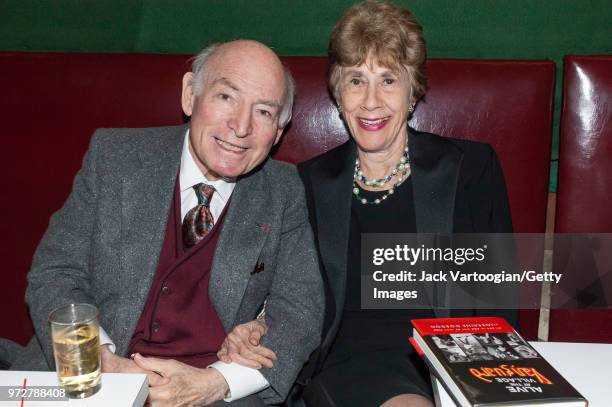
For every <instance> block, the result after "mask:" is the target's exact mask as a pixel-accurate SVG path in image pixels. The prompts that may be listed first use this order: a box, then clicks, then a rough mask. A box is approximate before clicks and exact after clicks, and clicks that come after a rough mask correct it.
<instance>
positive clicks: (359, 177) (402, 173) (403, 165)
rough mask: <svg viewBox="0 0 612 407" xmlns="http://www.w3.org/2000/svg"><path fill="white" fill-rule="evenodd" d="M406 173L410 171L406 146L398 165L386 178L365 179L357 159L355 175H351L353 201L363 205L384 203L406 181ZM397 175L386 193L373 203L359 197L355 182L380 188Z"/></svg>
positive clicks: (357, 186)
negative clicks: (355, 200)
mask: <svg viewBox="0 0 612 407" xmlns="http://www.w3.org/2000/svg"><path fill="white" fill-rule="evenodd" d="M408 171H410V157H409V155H408V146H406V147H405V148H404V155H403V156H402V158H400V161H399V163H397V165H395V167H393V170H391V173H390V174H389V175H387V176H386V177H384V178H380V179H375V178H374V179H371V180H369V179H367V178H366V177H365V176H364V175H363V171H361V165H360V164H359V158H357V159H356V160H355V173H354V174H353V195H355V199H357V201H359V202H361V203H362V204H363V205H368V204H375V205H378V204H380V203H381V202H383V201H386V200H387V199H388V198H389V196H390V195H393V193H394V192H395V188H397V187H398V186H399V185H400V184H401V183H402V182H403V181H404V180H405V179H406V175H407V174H408ZM398 173H399V176H398V177H397V181H396V182H395V183H394V184H393V186H392V187H391V188H390V189H389V190H388V191H387V193H385V194H384V195H383V196H381V197H380V198H376V199H375V200H373V201H368V200H367V199H366V198H363V197H361V196H360V195H359V192H360V188H359V185H358V184H357V181H361V182H362V183H363V184H365V185H367V186H373V187H379V188H381V187H383V186H385V184H386V183H387V182H389V181H391V179H393V177H394V176H395V175H397V174H398Z"/></svg>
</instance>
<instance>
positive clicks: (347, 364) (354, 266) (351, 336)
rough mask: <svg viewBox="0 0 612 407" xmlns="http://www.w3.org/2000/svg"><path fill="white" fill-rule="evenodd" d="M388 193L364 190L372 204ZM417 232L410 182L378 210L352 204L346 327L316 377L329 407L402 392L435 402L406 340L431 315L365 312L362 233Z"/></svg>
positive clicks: (375, 400)
mask: <svg viewBox="0 0 612 407" xmlns="http://www.w3.org/2000/svg"><path fill="white" fill-rule="evenodd" d="M384 194H385V192H371V191H365V190H361V191H360V195H361V196H362V197H364V198H366V199H367V200H368V201H373V200H374V199H376V198H380V197H381V196H382V195H384ZM415 232H416V220H415V213H414V204H413V199H412V182H411V179H410V178H409V179H408V180H406V181H404V183H402V184H401V185H400V186H399V187H397V188H396V190H395V194H393V195H391V196H389V198H388V199H387V200H385V201H383V202H382V203H381V204H379V205H372V204H369V205H363V204H361V203H360V202H359V201H357V199H353V202H352V206H351V221H350V232H349V244H348V258H347V279H346V300H345V304H344V310H343V318H342V323H341V325H340V328H339V330H338V334H337V336H336V339H335V341H334V343H333V345H332V347H331V349H330V352H329V354H328V356H327V358H326V360H325V363H324V364H323V368H322V370H321V372H320V373H319V374H318V375H317V377H316V378H315V382H317V383H318V385H320V386H322V387H324V388H325V391H324V392H325V393H326V395H327V396H328V397H329V398H330V399H331V400H333V404H331V403H330V404H331V405H334V406H354V407H359V406H364V407H365V406H378V405H380V404H382V403H384V402H385V401H386V400H388V399H390V398H391V397H394V396H397V395H399V394H404V393H409V394H419V395H422V396H424V397H427V398H429V399H431V398H432V396H431V385H430V383H429V374H428V373H427V368H426V366H425V365H424V364H423V362H422V360H421V359H420V357H419V356H418V355H417V354H416V353H415V352H414V350H413V349H412V346H411V345H410V343H409V342H408V338H409V337H410V336H411V333H412V325H411V323H410V320H411V319H414V318H433V317H434V315H433V312H432V311H430V310H367V309H365V310H364V309H361V286H360V284H361V283H360V271H361V233H415ZM354 389H361V391H358V392H357V391H354Z"/></svg>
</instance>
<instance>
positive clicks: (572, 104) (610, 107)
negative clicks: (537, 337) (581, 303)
mask: <svg viewBox="0 0 612 407" xmlns="http://www.w3.org/2000/svg"><path fill="white" fill-rule="evenodd" d="M611 185H612V56H567V57H565V61H564V79H563V110H562V112H561V135H560V145H559V180H558V187H559V188H558V192H557V211H556V230H555V231H556V232H557V233H583V232H584V233H586V232H592V233H612V211H611V210H610V202H611V201H612V188H611ZM559 254H562V253H559ZM556 260H559V257H558V256H557V258H556ZM582 266H583V268H582V269H581V270H580V272H581V273H589V272H592V269H590V268H589V267H586V264H582ZM608 274H610V273H608ZM603 281H604V286H606V285H607V287H605V288H606V289H607V290H608V292H607V293H605V291H604V294H607V296H608V302H610V301H612V276H610V275H607V276H604V277H603ZM606 283H607V284H606ZM550 340H555V341H580V342H598V341H601V342H609V343H612V309H599V310H553V311H552V312H551V322H550Z"/></svg>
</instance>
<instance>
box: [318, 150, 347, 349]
mask: <svg viewBox="0 0 612 407" xmlns="http://www.w3.org/2000/svg"><path fill="white" fill-rule="evenodd" d="M356 157H357V147H356V145H355V143H354V141H353V140H352V139H350V140H349V141H347V142H346V143H344V144H343V145H342V146H341V147H339V148H338V149H337V150H335V151H334V156H332V157H330V158H329V159H327V160H324V161H321V162H319V163H318V165H317V166H314V167H313V170H312V176H311V180H312V189H313V194H314V196H315V197H316V199H315V200H314V202H315V213H316V219H317V231H318V233H317V234H318V240H319V241H318V245H319V250H320V252H321V258H322V260H323V264H324V267H325V270H326V272H327V278H328V280H329V284H330V287H331V291H332V293H333V295H334V300H335V301H334V302H335V306H336V315H335V317H334V323H333V325H332V327H331V329H330V332H334V331H335V328H336V327H335V326H334V325H337V324H338V323H339V321H340V318H339V316H340V315H341V314H342V308H343V307H344V299H345V287H346V261H347V250H348V239H349V228H350V216H351V202H352V199H353V197H352V178H353V169H354V162H355V158H356ZM330 337H331V335H328V338H330ZM324 346H325V344H324Z"/></svg>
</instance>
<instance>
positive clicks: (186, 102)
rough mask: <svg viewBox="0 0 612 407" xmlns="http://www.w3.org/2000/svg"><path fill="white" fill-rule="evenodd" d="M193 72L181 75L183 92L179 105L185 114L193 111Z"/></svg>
mask: <svg viewBox="0 0 612 407" xmlns="http://www.w3.org/2000/svg"><path fill="white" fill-rule="evenodd" d="M193 99H194V95H193V72H187V73H186V74H185V75H183V92H182V93H181V106H182V108H183V113H185V115H186V116H191V113H193Z"/></svg>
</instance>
